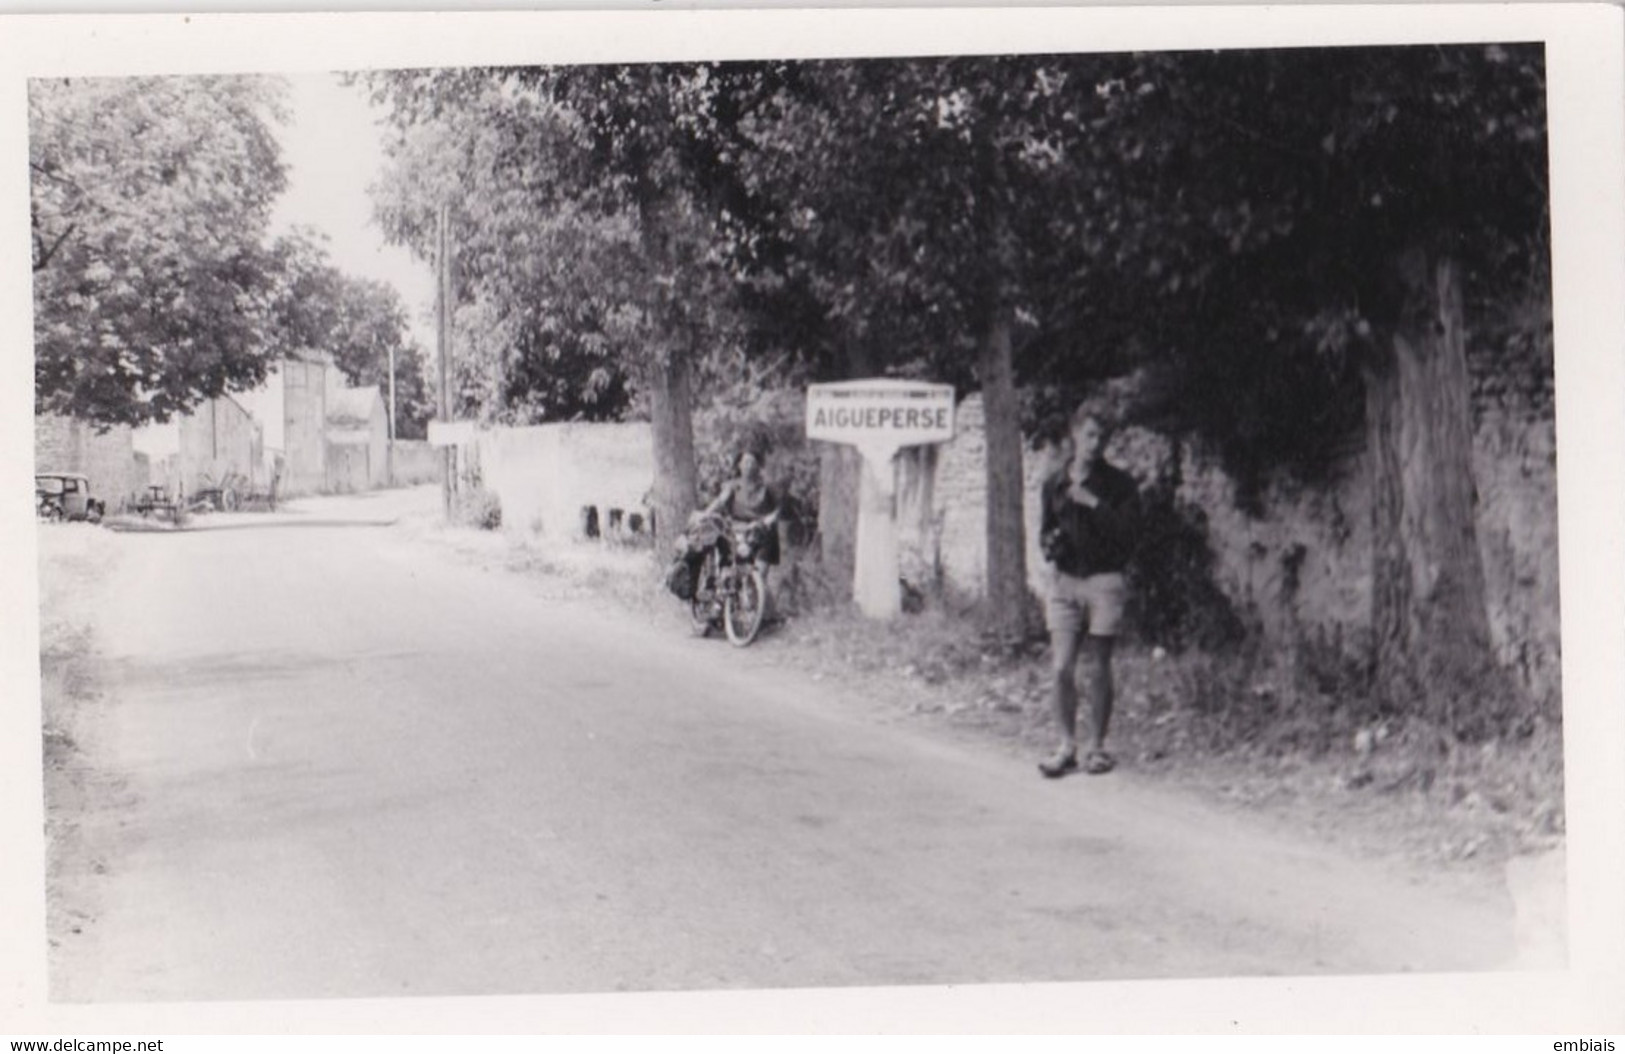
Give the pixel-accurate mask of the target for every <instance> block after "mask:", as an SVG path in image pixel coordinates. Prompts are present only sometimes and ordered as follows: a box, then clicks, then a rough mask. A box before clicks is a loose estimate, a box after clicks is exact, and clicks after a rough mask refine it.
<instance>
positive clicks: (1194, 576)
mask: <svg viewBox="0 0 1625 1054" xmlns="http://www.w3.org/2000/svg"><path fill="white" fill-rule="evenodd" d="M1129 579H1130V586H1131V588H1130V590H1129V606H1128V617H1129V620H1130V624H1131V625H1132V626H1134V627H1135V628H1136V629H1137V630H1138V632H1139V635H1140V636H1141V637H1142V638H1143V639H1144V640H1145V641H1146V642H1147V643H1149V644H1154V645H1161V646H1162V647H1165V648H1167V649H1168V650H1169V651H1173V652H1183V651H1186V650H1187V649H1191V648H1196V649H1201V650H1203V651H1208V652H1225V651H1231V650H1233V649H1235V648H1236V647H1238V646H1239V645H1240V644H1241V643H1242V641H1243V640H1244V639H1245V637H1246V636H1247V632H1246V627H1245V625H1244V624H1243V622H1242V620H1241V618H1240V616H1239V615H1238V614H1237V613H1236V610H1235V608H1234V606H1233V605H1232V604H1231V602H1230V598H1229V597H1227V596H1226V595H1225V593H1224V591H1223V590H1222V589H1220V588H1219V585H1218V583H1217V582H1216V581H1215V579H1214V575H1213V549H1212V547H1211V546H1210V545H1209V544H1208V527H1207V516H1206V514H1204V513H1203V512H1202V510H1201V509H1200V508H1199V507H1197V506H1196V505H1193V504H1191V503H1189V502H1184V501H1180V500H1179V499H1178V498H1177V497H1176V496H1175V494H1174V491H1173V489H1172V488H1169V487H1153V488H1149V489H1148V490H1147V491H1146V493H1145V495H1144V498H1143V499H1142V506H1141V518H1140V543H1139V556H1138V558H1137V559H1136V560H1135V561H1134V562H1133V564H1132V565H1131V566H1130V568H1129Z"/></svg>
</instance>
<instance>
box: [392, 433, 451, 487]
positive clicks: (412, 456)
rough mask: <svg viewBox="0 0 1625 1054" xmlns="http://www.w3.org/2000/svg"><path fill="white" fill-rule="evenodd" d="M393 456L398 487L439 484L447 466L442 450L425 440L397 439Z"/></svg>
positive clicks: (395, 482) (393, 471)
mask: <svg viewBox="0 0 1625 1054" xmlns="http://www.w3.org/2000/svg"><path fill="white" fill-rule="evenodd" d="M391 456H392V457H393V458H394V462H393V465H392V468H391V471H392V473H393V476H394V479H393V481H392V482H393V483H394V485H395V486H397V487H412V486H416V485H418V484H420V483H438V482H439V481H440V474H441V470H442V466H443V465H444V464H445V461H444V459H443V458H442V456H441V453H440V448H439V447H433V446H430V445H429V444H428V442H427V441H426V440H423V439H397V440H395V446H394V449H393V452H392V454H391Z"/></svg>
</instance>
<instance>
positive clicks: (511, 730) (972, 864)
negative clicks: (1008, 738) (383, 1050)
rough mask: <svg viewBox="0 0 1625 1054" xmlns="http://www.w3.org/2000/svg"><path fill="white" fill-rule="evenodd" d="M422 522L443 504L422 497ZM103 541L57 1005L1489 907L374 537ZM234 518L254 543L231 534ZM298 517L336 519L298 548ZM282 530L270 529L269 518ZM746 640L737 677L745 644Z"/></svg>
mask: <svg viewBox="0 0 1625 1054" xmlns="http://www.w3.org/2000/svg"><path fill="white" fill-rule="evenodd" d="M430 498H431V500H432V499H433V495H432V493H431V494H430ZM327 508H328V510H329V511H330V512H331V510H334V509H344V508H349V509H351V510H352V513H353V514H350V515H348V516H347V519H348V521H349V522H340V521H339V520H333V519H329V520H323V519H320V518H313V517H310V516H306V517H305V518H304V519H303V520H301V519H300V518H299V516H298V515H283V516H279V517H276V518H274V519H267V520H265V521H264V522H265V525H264V526H238V527H237V528H236V529H218V528H223V527H224V526H225V525H226V521H224V520H223V519H220V520H217V521H216V524H217V525H218V527H217V529H208V530H195V531H185V532H176V533H157V534H126V535H120V536H118V537H117V538H116V540H115V543H116V545H117V547H118V549H119V555H118V560H117V564H116V571H115V572H113V574H112V575H111V577H110V578H109V579H108V580H107V581H106V582H105V583H103V585H104V588H105V595H106V599H105V600H104V602H103V603H101V604H100V605H99V608H98V611H99V614H98V616H97V624H96V626H95V636H94V640H95V642H96V647H97V658H96V660H95V663H94V667H93V668H94V670H95V671H96V677H97V680H98V682H99V685H100V689H101V693H102V694H101V695H100V697H99V698H98V699H97V700H96V702H95V704H94V707H93V708H91V709H87V710H86V712H85V713H84V714H82V715H80V720H79V722H78V723H79V729H78V735H79V738H80V746H81V748H82V750H83V751H84V760H85V762H86V763H87V764H88V765H90V766H91V767H92V769H93V771H94V773H95V774H96V776H95V779H94V781H93V782H94V783H95V786H96V787H97V788H98V789H97V791H96V793H95V794H94V795H93V796H92V800H91V802H90V804H89V811H88V812H87V813H86V815H84V816H83V817H82V818H81V822H80V825H79V828H78V831H77V835H76V841H75V846H74V849H73V856H74V859H70V860H68V861H67V862H66V870H65V874H64V875H63V878H62V882H61V884H60V886H59V887H58V893H57V895H60V896H62V897H64V898H66V899H68V900H70V901H71V902H72V903H71V905H69V906H71V907H72V908H73V918H75V919H77V920H79V921H78V922H77V925H78V926H79V932H77V933H55V934H53V936H54V937H55V938H56V939H57V941H58V945H59V946H58V948H57V950H56V953H55V955H54V967H53V976H52V990H53V998H57V999H63V1000H68V1001H82V1000H92V1001H109V1000H117V1001H139V1000H202V999H232V1000H240V999H269V998H308V997H332V996H345V997H367V996H401V995H459V994H509V993H554V992H607V991H620V990H669V989H712V988H739V987H749V988H760V987H781V986H793V987H807V986H838V985H853V984H864V985H872V984H912V983H958V982H967V983H968V982H1011V981H1070V980H1090V979H1103V978H1154V977H1208V976H1230V975H1259V974H1304V973H1351V972H1352V973H1361V972H1392V971H1400V970H1456V969H1475V968H1489V967H1494V966H1495V965H1497V964H1499V963H1501V962H1503V961H1505V960H1506V959H1507V958H1509V957H1510V955H1511V953H1512V948H1511V936H1510V932H1511V928H1510V922H1509V918H1508V916H1509V914H1510V910H1509V908H1507V906H1506V905H1503V904H1500V903H1497V902H1495V901H1494V900H1493V899H1487V900H1484V901H1482V902H1474V901H1464V900H1462V899H1460V898H1457V897H1450V896H1446V895H1445V894H1444V893H1443V892H1442V891H1439V890H1436V889H1433V888H1431V887H1430V886H1428V885H1426V884H1418V883H1415V882H1413V881H1409V880H1406V879H1404V878H1402V877H1399V876H1396V875H1392V874H1389V873H1387V872H1385V871H1382V870H1379V869H1377V868H1376V867H1375V866H1374V865H1370V864H1366V863H1361V862H1356V861H1351V860H1347V859H1344V858H1342V857H1339V856H1337V855H1335V854H1333V853H1331V852H1330V851H1328V850H1327V849H1325V848H1324V847H1320V846H1312V845H1306V844H1299V843H1294V842H1291V841H1289V840H1286V839H1284V838H1282V837H1278V836H1277V835H1275V834H1272V833H1270V832H1266V831H1264V830H1261V829H1257V828H1255V827H1252V826H1248V825H1247V824H1246V822H1245V821H1244V820H1242V819H1238V818H1237V817H1235V816H1234V815H1230V814H1222V813H1219V812H1217V811H1214V810H1211V809H1208V808H1206V807H1205V806H1203V805H1202V804H1201V803H1200V802H1198V801H1194V800H1186V799H1182V798H1178V797H1174V796H1171V795H1169V794H1166V793H1164V792H1161V791H1159V790H1158V789H1156V788H1155V787H1152V786H1148V785H1147V784H1146V783H1145V782H1142V781H1139V780H1136V778H1135V776H1134V774H1133V773H1132V772H1131V771H1119V772H1118V773H1114V774H1113V775H1111V776H1108V777H1105V778H1100V779H1094V778H1086V777H1078V778H1072V779H1067V780H1062V781H1057V782H1046V781H1043V780H1040V779H1038V778H1037V776H1036V774H1035V772H1034V770H1033V767H1032V764H1031V759H1027V758H1017V757H1015V756H1013V755H1012V754H1011V753H1009V751H1008V750H1006V749H1004V748H1002V747H997V746H993V745H986V744H981V745H979V744H977V743H975V742H969V741H965V740H963V739H953V738H949V737H948V735H947V734H946V733H943V732H938V731H933V730H932V729H931V728H930V727H928V726H926V725H924V724H922V723H898V722H895V721H892V722H887V721H883V720H880V719H879V718H878V717H876V716H875V715H874V713H873V711H872V710H871V709H868V708H865V707H863V706H861V705H855V703H854V700H852V699H850V698H846V699H841V698H836V697H835V696H834V695H833V694H832V693H833V691H834V689H831V688H828V687H825V686H823V685H821V684H817V683H813V682H811V681H809V680H806V679H805V678H804V677H802V676H801V675H796V674H791V673H786V672H784V671H780V670H775V669H773V668H772V666H771V665H770V664H766V663H764V662H762V661H761V659H762V658H763V657H764V656H765V655H766V653H765V652H763V653H761V654H759V655H752V654H751V653H741V652H736V651H734V650H733V649H730V648H729V647H727V646H726V645H723V644H718V643H716V642H714V641H700V640H693V639H690V638H687V637H685V636H683V635H681V634H679V633H675V632H673V633H661V632H658V631H657V630H656V629H655V628H654V627H651V626H650V625H649V624H648V622H647V620H644V619H626V618H616V617H614V616H613V614H612V613H609V612H607V611H605V610H603V609H602V608H601V607H600V606H594V605H584V604H580V603H570V602H561V601H559V600H557V599H552V600H550V599H546V598H544V597H542V596H540V595H539V593H538V591H537V590H536V588H535V587H534V584H533V583H529V582H527V581H526V580H525V579H524V578H523V577H520V576H516V575H510V574H507V573H503V572H501V571H486V570H482V569H480V568H478V567H472V566H467V565H465V564H460V563H456V562H454V561H451V560H449V559H448V558H446V557H445V556H444V555H443V554H441V553H438V552H435V551H433V550H432V549H430V548H427V547H425V546H424V545H423V544H422V543H421V542H414V541H412V539H410V538H409V537H406V536H404V535H403V534H402V532H400V531H399V530H394V529H391V528H389V527H386V526H382V525H377V524H375V523H373V522H370V517H371V510H374V509H376V508H378V505H377V503H373V504H370V505H369V504H367V503H366V502H364V501H357V502H355V503H354V504H353V505H350V506H345V505H344V504H343V503H341V502H328V503H327ZM234 522H235V523H237V524H239V525H242V524H252V523H255V522H256V521H254V520H253V519H252V517H250V516H247V515H244V516H239V517H237V518H235V520H234ZM324 524H325V525H324ZM296 525H297V526H296ZM774 646H776V645H775V644H774V643H773V642H771V641H767V642H763V643H762V644H761V645H759V647H761V648H764V649H765V648H771V647H774Z"/></svg>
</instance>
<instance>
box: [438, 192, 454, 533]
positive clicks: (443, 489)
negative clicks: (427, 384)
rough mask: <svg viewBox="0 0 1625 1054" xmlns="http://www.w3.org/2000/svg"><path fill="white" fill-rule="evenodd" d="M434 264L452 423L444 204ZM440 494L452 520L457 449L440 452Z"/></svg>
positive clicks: (443, 387)
mask: <svg viewBox="0 0 1625 1054" xmlns="http://www.w3.org/2000/svg"><path fill="white" fill-rule="evenodd" d="M435 262H436V265H437V268H438V270H439V274H438V275H437V276H436V278H437V281H436V282H435V343H436V350H437V351H438V353H439V358H440V420H442V421H445V422H448V423H449V422H450V421H451V217H450V210H449V209H448V208H447V207H446V206H444V205H442V206H440V211H439V213H438V214H437V216H436V222H435ZM440 457H441V469H442V471H441V482H440V495H441V498H442V500H443V502H444V504H445V509H446V518H447V519H448V520H449V519H450V518H451V496H452V490H453V488H454V486H455V484H456V474H457V448H456V447H455V446H451V445H448V446H446V447H445V448H444V450H442V451H441V455H440Z"/></svg>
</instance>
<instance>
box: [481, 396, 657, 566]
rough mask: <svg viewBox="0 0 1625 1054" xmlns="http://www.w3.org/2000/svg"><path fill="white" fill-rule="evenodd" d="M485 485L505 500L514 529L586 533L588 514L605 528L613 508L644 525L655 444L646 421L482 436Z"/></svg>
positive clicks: (507, 525)
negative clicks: (640, 519)
mask: <svg viewBox="0 0 1625 1054" xmlns="http://www.w3.org/2000/svg"><path fill="white" fill-rule="evenodd" d="M478 462H479V466H480V474H481V479H482V482H483V485H484V486H485V488H486V489H487V490H491V491H493V492H495V493H496V495H497V497H498V498H499V499H500V501H501V502H502V523H503V526H504V527H505V528H507V529H510V530H521V531H527V530H528V531H536V532H539V533H543V534H548V535H553V536H555V537H565V538H578V537H581V536H582V535H583V533H584V532H583V528H584V519H583V515H582V511H583V509H586V508H593V509H596V510H597V517H598V522H599V523H600V525H605V526H607V524H608V520H609V517H610V512H611V510H617V509H618V510H620V511H621V512H622V514H623V515H626V514H633V513H636V514H638V515H639V516H641V517H643V518H644V521H645V522H647V517H648V508H647V507H646V502H647V498H648V494H649V491H650V488H651V487H653V485H654V447H653V440H652V437H651V434H650V431H649V426H648V425H647V424H644V423H618V424H589V423H577V422H572V423H568V424H549V425H531V426H529V427H523V428H495V429H491V430H489V431H486V432H481V433H480V436H479V445H478Z"/></svg>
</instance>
